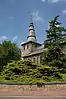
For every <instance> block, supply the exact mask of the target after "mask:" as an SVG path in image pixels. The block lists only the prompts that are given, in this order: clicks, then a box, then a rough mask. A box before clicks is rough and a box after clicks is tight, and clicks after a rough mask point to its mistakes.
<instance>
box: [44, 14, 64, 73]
mask: <svg viewBox="0 0 66 99" xmlns="http://www.w3.org/2000/svg"><path fill="white" fill-rule="evenodd" d="M58 17H59V16H56V17H55V18H54V20H52V21H51V22H49V29H48V30H46V32H47V40H46V41H45V48H47V50H46V51H44V54H43V60H42V64H46V65H49V66H53V67H57V68H58V71H60V70H59V69H62V72H66V55H65V54H64V53H63V49H64V46H65V44H66V34H65V32H66V29H65V28H64V27H60V24H61V23H60V22H58V21H57V20H58Z"/></svg>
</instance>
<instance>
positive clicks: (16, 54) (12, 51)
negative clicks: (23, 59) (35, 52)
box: [0, 41, 20, 69]
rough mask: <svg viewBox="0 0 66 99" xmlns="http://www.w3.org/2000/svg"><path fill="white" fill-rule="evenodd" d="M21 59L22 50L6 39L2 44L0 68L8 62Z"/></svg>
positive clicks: (0, 46) (0, 47)
mask: <svg viewBox="0 0 66 99" xmlns="http://www.w3.org/2000/svg"><path fill="white" fill-rule="evenodd" d="M18 59H20V50H19V49H18V47H17V46H16V44H14V43H11V41H4V42H3V43H2V44H1V45H0V69H2V68H3V66H4V65H6V64H7V63H8V62H10V61H12V60H18Z"/></svg>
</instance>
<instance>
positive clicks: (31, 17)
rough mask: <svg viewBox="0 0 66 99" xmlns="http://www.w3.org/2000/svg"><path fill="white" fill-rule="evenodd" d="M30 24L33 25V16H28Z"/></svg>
mask: <svg viewBox="0 0 66 99" xmlns="http://www.w3.org/2000/svg"><path fill="white" fill-rule="evenodd" d="M30 22H31V23H33V16H32V15H30Z"/></svg>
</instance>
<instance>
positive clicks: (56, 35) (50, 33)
mask: <svg viewBox="0 0 66 99" xmlns="http://www.w3.org/2000/svg"><path fill="white" fill-rule="evenodd" d="M58 17H59V16H55V17H54V19H53V20H52V21H51V22H49V30H46V32H47V39H48V40H49V41H50V42H51V41H56V40H57V39H61V38H62V37H63V32H66V29H65V28H64V27H61V26H60V25H61V23H60V22H58Z"/></svg>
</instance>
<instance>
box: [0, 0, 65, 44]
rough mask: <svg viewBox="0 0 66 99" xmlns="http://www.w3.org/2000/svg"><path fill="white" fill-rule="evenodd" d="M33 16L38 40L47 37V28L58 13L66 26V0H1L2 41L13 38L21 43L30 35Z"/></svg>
mask: <svg viewBox="0 0 66 99" xmlns="http://www.w3.org/2000/svg"><path fill="white" fill-rule="evenodd" d="M30 15H32V16H33V21H34V26H35V33H36V36H37V41H38V42H40V43H43V42H44V40H45V39H46V32H45V30H46V29H48V23H49V21H50V20H52V19H53V18H54V16H56V15H60V17H59V21H60V22H61V23H62V26H64V27H65V28H66V0H0V42H1V41H3V40H11V41H12V42H16V43H17V44H18V45H20V43H21V42H23V41H25V40H26V39H27V36H28V30H29V23H30Z"/></svg>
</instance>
